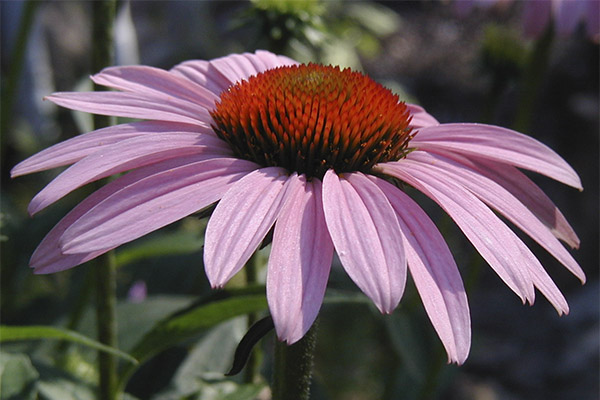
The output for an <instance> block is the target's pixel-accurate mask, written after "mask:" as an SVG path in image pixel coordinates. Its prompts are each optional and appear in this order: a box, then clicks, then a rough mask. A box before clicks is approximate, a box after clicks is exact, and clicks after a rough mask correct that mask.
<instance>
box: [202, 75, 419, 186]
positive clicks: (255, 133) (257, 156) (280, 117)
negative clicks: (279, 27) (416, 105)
mask: <svg viewBox="0 0 600 400" xmlns="http://www.w3.org/2000/svg"><path fill="white" fill-rule="evenodd" d="M211 116H212V118H213V121H214V125H213V129H214V130H215V132H216V133H217V135H218V136H219V137H221V138H222V139H223V140H225V141H227V142H228V143H229V144H230V145H231V147H232V149H233V150H234V152H235V153H236V155H237V156H238V157H241V158H245V159H247V160H251V161H254V162H256V163H258V164H260V165H263V166H279V167H283V168H286V169H288V170H289V171H296V172H297V173H298V174H306V176H307V177H317V178H322V177H323V175H324V174H325V172H326V171H327V170H328V169H333V170H335V171H336V172H337V173H342V172H351V171H363V172H368V171H369V170H370V169H371V168H372V167H373V165H375V164H377V163H381V162H387V161H396V160H399V159H400V158H402V157H403V156H404V155H406V153H407V152H408V142H409V141H410V139H411V138H412V136H413V135H414V134H413V133H412V131H411V128H410V127H409V122H410V115H409V111H408V109H407V107H406V105H405V104H404V103H403V102H400V101H399V98H398V96H397V95H394V94H393V93H392V92H390V91H389V90H388V89H386V88H384V87H383V86H381V85H380V84H378V83H376V82H375V81H373V80H372V79H370V78H369V77H367V76H365V75H363V74H361V73H359V72H353V71H351V70H350V69H343V70H341V69H340V68H339V67H332V66H323V65H317V64H307V65H294V66H285V67H279V68H275V69H271V70H267V71H265V72H263V73H260V74H258V75H255V76H252V77H250V78H249V79H248V80H244V81H241V82H238V83H236V84H235V85H232V86H231V87H229V89H228V90H226V91H225V92H223V93H222V94H221V96H220V99H219V101H218V102H217V104H216V108H215V109H214V110H213V111H212V112H211Z"/></svg>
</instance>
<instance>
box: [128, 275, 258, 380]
mask: <svg viewBox="0 0 600 400" xmlns="http://www.w3.org/2000/svg"><path fill="white" fill-rule="evenodd" d="M266 308H267V299H266V297H265V288H264V286H253V287H247V288H241V289H228V290H222V291H218V292H215V293H213V294H212V295H211V296H208V297H207V298H204V299H202V300H200V301H199V302H196V303H194V304H192V305H191V306H189V307H186V308H185V309H183V310H181V311H179V312H177V313H175V314H173V315H171V316H169V317H167V318H165V319H163V320H161V321H159V322H158V323H157V324H156V325H155V326H154V327H153V328H152V329H151V330H150V331H149V332H148V333H147V334H146V335H145V336H144V337H143V338H142V339H141V340H140V341H139V342H138V343H137V344H136V345H135V346H134V347H133V349H132V350H131V354H132V355H134V357H135V358H136V359H138V360H140V361H145V360H147V359H148V358H150V357H152V356H153V355H155V354H157V353H159V352H161V351H162V350H165V349H167V348H169V347H171V346H174V345H177V344H180V343H183V342H185V341H187V340H190V339H192V338H194V337H196V336H198V335H200V334H201V333H204V332H206V331H207V330H208V329H210V328H212V327H214V326H215V325H218V324H220V323H222V322H225V321H227V320H228V319H231V318H233V317H237V316H239V315H245V314H248V313H251V312H259V311H262V310H265V309H266ZM134 371H135V366H129V367H127V368H126V369H125V370H124V371H123V373H122V374H121V385H124V384H125V383H126V380H127V379H129V376H130V375H131V373H133V372H134Z"/></svg>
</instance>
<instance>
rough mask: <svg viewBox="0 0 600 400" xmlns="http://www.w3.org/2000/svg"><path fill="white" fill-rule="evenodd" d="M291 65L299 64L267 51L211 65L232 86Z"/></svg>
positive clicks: (227, 59)
mask: <svg viewBox="0 0 600 400" xmlns="http://www.w3.org/2000/svg"><path fill="white" fill-rule="evenodd" d="M291 64H297V63H296V62H295V61H293V60H292V59H290V58H287V57H283V56H275V55H274V54H272V53H269V52H266V51H262V52H257V54H251V53H244V54H231V55H229V56H226V57H221V58H216V59H214V60H211V61H210V65H211V66H213V67H214V68H215V69H216V70H217V71H218V72H219V73H220V74H222V75H223V76H224V77H225V78H227V80H228V81H229V82H230V84H234V83H236V82H239V81H242V80H244V79H248V78H249V77H251V76H253V75H256V74H258V73H260V72H264V71H265V70H267V69H272V68H275V67H279V66H282V65H291Z"/></svg>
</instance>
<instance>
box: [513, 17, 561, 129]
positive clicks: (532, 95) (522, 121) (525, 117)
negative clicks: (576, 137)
mask: <svg viewBox="0 0 600 400" xmlns="http://www.w3.org/2000/svg"><path fill="white" fill-rule="evenodd" d="M553 38H554V29H552V24H549V25H548V28H546V31H545V32H544V34H543V35H542V36H541V37H540V38H539V39H537V40H536V42H535V43H534V47H533V49H532V50H531V52H530V54H529V57H528V59H527V65H526V66H525V72H524V74H523V79H522V80H521V87H520V96H519V104H518V107H517V115H516V117H515V123H514V125H513V128H514V129H515V130H516V131H518V132H523V133H527V134H529V133H530V130H531V118H532V116H533V112H534V109H535V104H536V100H537V97H538V95H539V93H538V92H539V88H540V85H541V83H542V80H543V79H544V76H545V74H546V71H547V69H548V59H549V58H550V50H551V47H552V39H553Z"/></svg>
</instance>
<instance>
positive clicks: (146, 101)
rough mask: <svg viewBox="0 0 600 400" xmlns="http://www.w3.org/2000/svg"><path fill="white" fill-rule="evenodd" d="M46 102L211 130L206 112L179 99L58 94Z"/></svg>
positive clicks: (113, 94) (98, 94) (148, 96)
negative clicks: (198, 126) (200, 126)
mask: <svg viewBox="0 0 600 400" xmlns="http://www.w3.org/2000/svg"><path fill="white" fill-rule="evenodd" d="M45 99H47V100H50V101H52V102H53V103H55V104H58V105H59V106H63V107H66V108H70V109H72V110H78V111H85V112H89V113H92V114H100V115H113V116H116V117H127V118H139V119H149V120H161V121H170V122H182V123H186V124H194V125H202V126H206V127H208V126H210V121H211V117H210V115H209V113H208V111H207V109H206V108H204V107H202V106H201V105H199V104H193V103H190V102H188V101H183V100H180V99H176V98H173V97H171V98H165V97H164V96H154V95H148V94H146V95H141V94H137V93H126V92H59V93H54V94H52V95H50V96H46V97H45Z"/></svg>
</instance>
